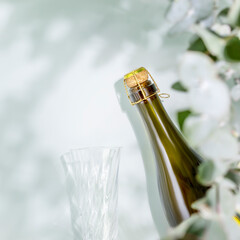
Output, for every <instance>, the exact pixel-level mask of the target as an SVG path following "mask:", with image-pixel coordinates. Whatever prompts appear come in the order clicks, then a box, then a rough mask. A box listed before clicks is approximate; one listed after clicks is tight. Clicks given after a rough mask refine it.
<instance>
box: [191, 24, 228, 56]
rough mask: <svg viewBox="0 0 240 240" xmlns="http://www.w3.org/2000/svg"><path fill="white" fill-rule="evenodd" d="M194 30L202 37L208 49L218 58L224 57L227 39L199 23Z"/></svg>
mask: <svg viewBox="0 0 240 240" xmlns="http://www.w3.org/2000/svg"><path fill="white" fill-rule="evenodd" d="M194 30H195V32H196V33H197V34H198V35H199V36H200V37H201V38H202V40H203V42H204V44H205V46H206V47H207V49H208V51H209V52H210V53H211V54H212V55H214V56H216V57H217V58H219V59H223V51H224V47H225V40H224V39H222V38H220V37H219V36H217V35H216V34H214V33H212V32H211V31H209V30H207V29H205V28H203V27H201V26H199V25H196V26H195V27H194Z"/></svg>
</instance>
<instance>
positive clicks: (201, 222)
mask: <svg viewBox="0 0 240 240" xmlns="http://www.w3.org/2000/svg"><path fill="white" fill-rule="evenodd" d="M208 223H209V221H206V220H205V219H202V218H199V219H198V221H195V222H193V223H192V225H191V226H190V227H189V229H188V230H187V234H191V235H194V236H198V237H201V236H202V235H203V233H204V231H205V229H206V228H207V226H208Z"/></svg>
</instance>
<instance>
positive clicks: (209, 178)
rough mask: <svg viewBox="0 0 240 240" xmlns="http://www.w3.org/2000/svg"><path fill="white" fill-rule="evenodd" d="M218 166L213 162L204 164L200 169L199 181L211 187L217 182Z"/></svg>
mask: <svg viewBox="0 0 240 240" xmlns="http://www.w3.org/2000/svg"><path fill="white" fill-rule="evenodd" d="M215 171H216V166H215V164H214V162H213V161H206V162H203V163H202V164H201V165H200V166H199V168H198V174H197V179H198V181H199V182H200V183H201V184H202V185H204V186H210V185H211V184H213V182H214V180H215V175H216V174H215Z"/></svg>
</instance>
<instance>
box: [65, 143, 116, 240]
mask: <svg viewBox="0 0 240 240" xmlns="http://www.w3.org/2000/svg"><path fill="white" fill-rule="evenodd" d="M119 154H120V148H118V147H116V148H108V147H92V148H83V149H76V150H71V151H69V152H68V153H66V154H64V155H63V156H62V157H61V159H62V162H63V166H64V170H65V174H66V186H67V192H68V197H69V203H70V210H71V221H72V230H73V235H74V240H116V239H117V230H118V226H117V225H118V220H117V219H118V216H117V203H118V169H119Z"/></svg>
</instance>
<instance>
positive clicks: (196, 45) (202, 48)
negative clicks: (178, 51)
mask: <svg viewBox="0 0 240 240" xmlns="http://www.w3.org/2000/svg"><path fill="white" fill-rule="evenodd" d="M188 50H190V51H197V52H203V53H205V52H207V48H206V45H205V44H204V42H203V40H202V39H201V38H199V37H198V38H197V39H195V40H194V41H193V42H192V43H191V45H190V47H189V48H188Z"/></svg>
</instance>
